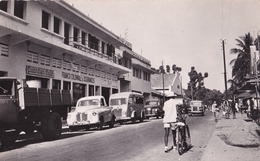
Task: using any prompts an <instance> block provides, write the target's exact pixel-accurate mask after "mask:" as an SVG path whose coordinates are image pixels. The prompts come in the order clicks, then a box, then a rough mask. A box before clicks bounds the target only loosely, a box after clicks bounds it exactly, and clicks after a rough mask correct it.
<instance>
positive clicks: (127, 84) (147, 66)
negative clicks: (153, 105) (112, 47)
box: [119, 49, 155, 100]
mask: <svg viewBox="0 0 260 161" xmlns="http://www.w3.org/2000/svg"><path fill="white" fill-rule="evenodd" d="M123 55H124V57H126V58H127V60H130V61H129V64H130V68H131V70H132V72H131V73H126V74H123V75H121V76H120V77H119V78H120V89H121V92H129V91H132V92H137V93H141V94H143V96H144V99H145V100H146V99H148V98H150V96H151V92H152V89H151V80H150V79H151V74H152V73H154V72H155V71H153V70H152V69H151V62H150V61H149V60H147V59H146V58H144V57H143V56H141V55H139V54H137V53H136V52H134V51H131V50H129V49H125V51H124V52H123ZM127 66H128V65H127Z"/></svg>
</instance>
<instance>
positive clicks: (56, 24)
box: [53, 17, 61, 34]
mask: <svg viewBox="0 0 260 161" xmlns="http://www.w3.org/2000/svg"><path fill="white" fill-rule="evenodd" d="M60 22H61V20H60V19H59V18H57V17H54V26H53V28H54V33H56V34H60Z"/></svg>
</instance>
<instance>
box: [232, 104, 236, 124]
mask: <svg viewBox="0 0 260 161" xmlns="http://www.w3.org/2000/svg"><path fill="white" fill-rule="evenodd" d="M231 110H232V114H233V119H236V103H235V101H234V100H232V102H231Z"/></svg>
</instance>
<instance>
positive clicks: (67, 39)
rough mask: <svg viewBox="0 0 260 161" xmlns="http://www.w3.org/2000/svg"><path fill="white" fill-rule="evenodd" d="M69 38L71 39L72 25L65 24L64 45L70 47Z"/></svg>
mask: <svg viewBox="0 0 260 161" xmlns="http://www.w3.org/2000/svg"><path fill="white" fill-rule="evenodd" d="M69 37H70V24H68V23H66V22H65V24H64V44H67V45H69Z"/></svg>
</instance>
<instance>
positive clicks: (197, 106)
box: [190, 100, 205, 116]
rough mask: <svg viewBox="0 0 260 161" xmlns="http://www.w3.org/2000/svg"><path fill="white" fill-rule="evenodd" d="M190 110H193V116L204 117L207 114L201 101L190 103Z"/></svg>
mask: <svg viewBox="0 0 260 161" xmlns="http://www.w3.org/2000/svg"><path fill="white" fill-rule="evenodd" d="M190 108H191V111H190V113H191V115H193V114H200V115H202V116H204V114H205V107H204V103H203V101H201V100H192V101H190Z"/></svg>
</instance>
